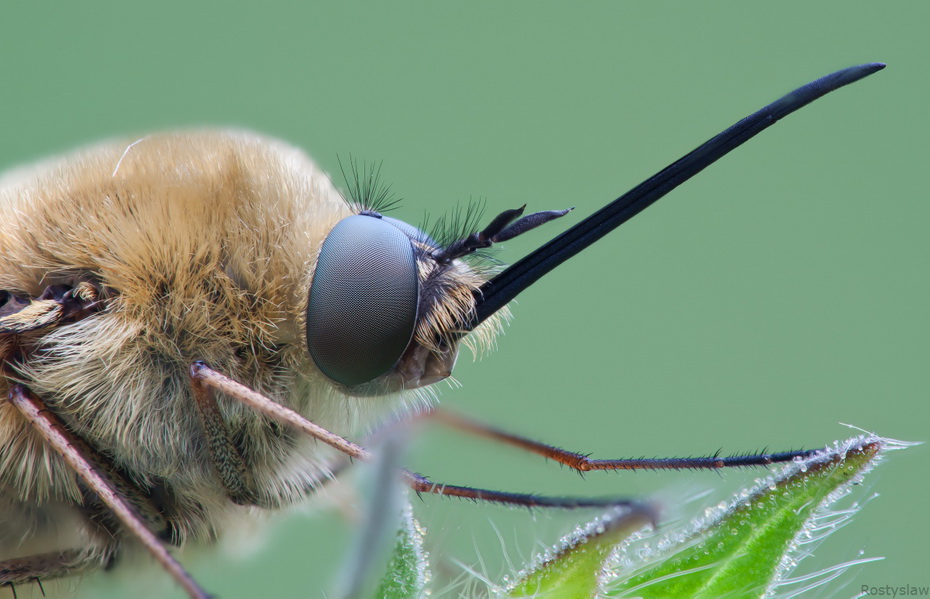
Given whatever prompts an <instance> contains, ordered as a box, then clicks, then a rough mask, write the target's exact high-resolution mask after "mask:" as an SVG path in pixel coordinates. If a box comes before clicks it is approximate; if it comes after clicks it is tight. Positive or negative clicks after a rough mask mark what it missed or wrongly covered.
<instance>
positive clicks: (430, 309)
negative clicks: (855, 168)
mask: <svg viewBox="0 0 930 599" xmlns="http://www.w3.org/2000/svg"><path fill="white" fill-rule="evenodd" d="M883 66H884V65H881V64H878V63H876V64H868V65H861V66H858V67H852V68H849V69H845V70H842V71H838V72H836V73H833V74H831V75H827V76H826V77H823V78H821V79H818V80H817V81H814V82H812V83H810V84H808V85H806V86H804V87H802V88H799V89H798V90H795V91H794V92H792V93H791V94H788V95H787V96H785V97H784V98H782V99H780V100H778V101H776V102H774V103H773V104H770V105H769V106H766V107H765V108H763V109H762V110H760V111H758V112H757V113H754V114H753V115H751V116H749V117H747V118H746V119H744V120H742V121H740V122H738V123H737V124H736V125H734V126H733V127H731V128H730V129H727V130H726V131H724V132H723V133H721V134H720V135H718V136H716V137H714V138H713V139H711V140H710V141H708V142H707V143H705V144H704V145H702V146H700V147H699V148H698V149H696V150H695V151H693V152H691V153H690V154H688V155H686V156H685V157H683V158H682V159H680V160H678V161H676V162H675V163H673V164H672V165H670V166H669V167H667V168H666V169H664V170H663V171H661V172H660V173H658V174H657V175H655V176H654V177H652V178H650V179H648V180H647V181H645V182H644V183H642V184H641V185H639V186H637V187H636V188H634V189H633V190H632V191H630V192H629V193H627V194H625V195H624V196H622V197H621V198H619V199H618V200H616V201H615V202H613V203H611V204H609V205H607V206H606V207H604V208H603V209H602V210H600V211H599V212H597V213H595V214H594V215H592V216H591V217H589V218H587V219H585V220H584V221H582V222H581V223H579V224H577V225H575V226H574V227H571V228H570V229H568V230H567V231H565V232H564V233H562V234H561V235H559V236H558V237H556V238H554V239H553V240H551V241H549V242H548V243H546V244H544V245H543V246H542V247H540V248H539V249H538V250H536V251H534V252H532V253H531V254H530V255H528V256H527V257H525V258H524V259H522V260H520V261H518V262H517V263H515V264H514V265H512V266H510V267H508V268H506V269H504V270H502V271H500V272H496V271H495V270H494V269H493V268H490V267H488V266H487V265H486V264H485V263H482V262H481V260H480V259H478V260H475V259H474V258H475V257H476V256H480V252H481V250H483V249H484V248H487V247H489V246H490V245H491V244H493V243H498V242H501V241H505V240H507V239H510V238H512V237H514V236H516V235H521V234H525V233H528V232H530V231H531V230H533V229H535V228H536V227H539V226H542V225H544V224H546V223H548V222H550V221H552V220H554V219H558V218H560V217H562V216H564V215H565V214H566V213H567V212H568V211H567V210H556V211H546V212H536V213H532V214H529V215H526V216H524V215H523V209H522V208H520V209H516V210H507V211H504V212H502V213H501V214H500V215H499V216H497V217H496V218H494V219H492V221H491V223H490V224H489V225H487V226H486V227H485V228H484V229H482V230H480V231H477V232H475V231H471V232H465V233H464V234H462V235H460V236H457V237H454V238H450V239H445V240H443V239H439V240H436V239H434V238H433V236H431V235H430V234H427V233H426V232H424V231H421V230H420V229H417V228H416V227H413V226H411V225H408V224H406V223H403V222H401V221H398V220H396V219H393V218H391V217H389V216H385V215H383V214H381V213H380V212H379V211H378V208H377V206H370V205H369V206H357V205H353V204H352V203H350V202H347V201H346V200H344V198H343V197H342V196H341V195H340V193H339V192H338V191H337V190H336V188H335V187H334V186H333V185H332V183H331V182H330V180H329V178H328V177H327V176H326V175H325V174H324V173H322V172H321V171H320V170H319V169H318V168H317V167H316V166H315V165H314V164H313V163H312V162H311V161H310V160H309V159H307V158H306V157H305V156H304V155H303V154H302V153H301V152H300V151H298V150H296V149H294V148H292V147H290V146H288V145H286V144H284V143H282V142H278V141H274V140H270V139H266V138H262V137H259V136H255V135H252V134H248V133H238V132H199V133H181V134H165V135H152V136H148V137H144V138H142V139H139V140H136V141H135V142H133V143H130V144H126V143H115V144H112V143H111V144H106V145H103V146H99V147H95V148H91V149H90V150H86V151H84V152H81V153H78V154H76V155H73V156H70V157H66V158H64V159H62V160H59V161H57V162H52V163H49V164H43V165H41V166H39V167H37V168H35V169H32V170H26V171H17V172H14V173H12V174H10V175H8V176H7V177H6V179H5V180H4V181H3V187H2V191H0V211H2V218H3V221H2V222H3V229H2V231H0V363H2V365H3V376H2V378H0V392H2V393H3V394H4V396H7V395H8V396H9V401H5V402H2V403H0V584H9V585H12V584H19V583H27V582H30V581H35V580H41V579H44V578H54V577H60V576H67V575H72V574H76V573H79V572H84V571H87V570H92V569H94V568H99V567H101V566H103V565H106V564H107V563H109V562H110V561H111V560H112V559H114V558H115V557H116V556H117V555H118V554H119V551H120V549H121V547H122V546H123V545H124V544H125V543H128V542H133V541H131V540H130V539H132V538H135V539H136V540H137V541H139V542H141V543H142V544H143V545H144V546H145V547H146V548H147V549H148V550H149V551H150V552H151V553H152V554H153V555H154V556H155V557H156V559H158V561H159V562H160V563H161V564H162V565H163V566H164V567H165V568H166V569H167V570H168V571H169V572H170V573H171V574H172V575H173V576H174V577H175V578H176V579H177V580H178V582H179V583H180V584H181V585H182V586H183V587H184V588H185V590H186V591H187V592H188V594H190V596H192V597H205V596H207V594H206V592H205V591H204V590H203V589H201V588H200V586H199V585H198V584H197V583H196V581H194V580H193V579H192V578H191V577H190V576H189V575H188V574H187V573H186V572H185V571H184V569H183V567H182V566H181V565H180V564H179V563H178V562H177V561H176V560H175V559H174V558H173V557H172V555H171V553H170V551H168V549H167V546H169V545H179V544H182V543H185V542H188V541H209V540H211V539H213V538H215V537H216V536H217V535H218V534H219V533H220V532H221V531H222V527H223V522H224V521H226V520H228V519H229V518H230V517H232V516H234V515H235V514H236V513H238V511H239V510H241V508H240V507H239V506H243V505H244V506H258V507H262V508H268V509H272V508H276V507H279V506H283V505H287V504H290V503H293V502H295V501H298V500H300V499H301V498H303V497H305V496H306V495H307V494H309V493H312V492H313V490H314V489H315V488H316V487H317V486H319V484H321V482H323V481H325V480H326V479H327V477H328V476H329V474H330V466H331V465H332V463H331V460H332V455H331V454H327V453H325V452H322V451H321V450H320V449H319V447H320V444H319V443H318V442H317V441H318V440H322V441H324V442H325V443H327V444H329V445H331V446H332V447H334V448H335V449H337V450H338V451H340V452H342V453H344V454H346V455H348V456H350V457H353V458H361V459H366V458H367V457H368V455H369V454H368V452H367V450H365V449H363V448H361V447H360V446H358V445H355V444H354V443H351V442H350V441H348V440H346V439H345V438H343V437H340V436H338V435H336V434H334V433H333V432H330V431H339V432H352V431H354V430H357V429H358V427H359V425H360V423H363V422H366V421H371V420H373V419H374V420H376V419H377V418H379V411H381V412H383V410H381V408H383V406H385V405H388V403H389V402H386V401H384V400H381V399H374V398H375V397H380V396H385V395H399V396H400V398H401V399H399V400H394V401H395V402H397V401H400V402H406V404H407V405H408V406H411V405H415V404H416V402H417V401H418V400H420V401H423V399H424V397H425V394H424V392H423V391H422V389H423V388H424V387H427V386H428V385H431V384H433V383H435V382H437V381H439V380H442V379H444V378H446V377H448V376H449V375H450V374H451V372H452V368H453V366H454V363H455V358H456V355H457V352H458V347H459V345H460V344H462V343H468V342H470V341H471V342H476V343H479V344H480V343H482V342H486V341H488V340H490V339H491V338H493V336H494V334H496V332H497V330H498V329H499V327H500V326H501V320H502V318H501V310H502V309H505V307H506V305H507V304H508V303H509V302H510V301H511V300H512V299H513V298H514V297H515V296H516V295H517V294H519V293H521V292H522V291H523V290H525V289H526V288H527V287H529V286H530V285H532V284H533V283H534V282H535V281H536V280H538V279H539V278H541V277H542V276H544V275H545V274H546V273H548V272H549V271H551V270H552V269H553V268H555V267H556V266H558V265H559V264H561V263H562V262H565V261H566V260H568V259H569V258H571V257H572V256H574V255H575V254H577V253H578V252H580V251H581V250H582V249H584V248H585V247H587V246H589V245H591V244H592V243H594V242H595V241H597V240H598V239H600V238H601V237H603V236H604V235H606V234H607V233H609V232H610V231H611V230H613V229H615V228H616V227H618V226H619V225H620V224H622V223H623V222H625V221H626V220H628V219H629V218H631V217H632V216H635V215H636V214H637V213H638V212H640V211H641V210H643V209H645V208H646V207H648V206H649V205H650V204H652V203H653V202H655V201H656V200H657V199H659V198H660V197H662V196H663V195H665V194H666V193H667V192H669V191H670V190H671V189H673V188H675V187H676V186H678V185H679V184H681V183H682V182H684V181H685V180H687V179H688V178H690V177H691V176H693V175H695V174H696V173H698V172H700V171H701V170H702V169H703V168H705V167H706V166H708V165H709V164H711V163H712V162H714V161H715V160H717V159H718V158H720V157H721V156H723V155H725V154H726V153H728V152H729V151H730V150H732V149H734V148H736V147H737V146H739V145H740V144H742V143H743V142H745V141H746V140H748V139H749V138H751V137H752V136H754V135H755V134H757V133H759V132H760V131H762V130H763V129H765V128H766V127H768V126H769V125H771V124H773V123H774V122H776V121H777V120H778V119H780V118H782V117H784V116H787V115H788V114H790V113H791V112H793V111H795V110H797V109H799V108H801V107H803V106H805V105H806V104H808V103H810V102H812V101H813V100H815V99H817V98H818V97H820V96H822V95H824V94H826V93H829V92H830V91H833V90H835V89H837V88H839V87H842V86H844V85H847V84H849V83H852V82H854V81H857V80H859V79H861V78H863V77H865V76H867V75H869V74H871V73H873V72H875V71H877V70H880V69H881V68H883ZM451 423H452V424H454V425H457V426H460V427H463V428H470V429H473V430H475V432H478V433H479V434H485V435H487V436H491V437H495V438H497V439H499V440H502V441H505V442H510V443H515V444H518V445H521V446H523V447H526V448H528V449H530V450H531V451H535V452H537V453H541V454H543V455H546V456H548V457H551V458H553V459H556V460H558V461H561V462H563V463H566V464H569V465H571V466H573V467H575V468H578V469H580V470H592V469H621V468H622V469H633V468H644V467H649V468H681V467H686V468H719V467H725V466H731V465H760V464H768V463H772V462H775V461H786V460H790V459H792V458H794V457H796V456H798V455H801V454H802V453H805V452H786V453H781V454H763V455H755V456H739V457H734V458H718V457H712V458H689V459H674V458H673V459H667V460H591V459H588V458H586V457H584V456H581V455H578V454H572V453H570V452H566V451H562V450H558V449H556V448H553V447H549V446H546V445H544V444H540V443H535V442H531V441H528V440H525V439H522V438H519V437H516V436H513V435H509V434H507V433H503V432H500V431H496V430H494V429H491V428H489V427H481V426H478V425H475V424H473V423H469V422H465V421H460V420H458V421H457V420H454V419H453V420H451ZM406 476H407V481H408V483H409V484H410V485H411V486H412V487H413V488H415V489H417V490H418V491H423V492H436V493H442V494H446V495H458V496H463V497H471V498H476V499H486V500H490V501H500V502H509V503H516V504H521V505H554V506H573V505H597V504H598V501H597V500H584V499H580V500H570V499H558V498H546V497H536V496H531V495H519V494H513V493H506V492H495V491H487V490H481V489H473V488H468V487H455V486H451V485H436V484H434V483H433V482H431V481H429V480H427V479H425V478H423V477H420V476H418V475H415V474H413V473H409V472H408V473H406Z"/></svg>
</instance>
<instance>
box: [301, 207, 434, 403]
mask: <svg viewBox="0 0 930 599" xmlns="http://www.w3.org/2000/svg"><path fill="white" fill-rule="evenodd" d="M392 220H393V219H392ZM408 226H409V225H408ZM411 228H412V227H411ZM418 299H419V284H418V281H417V267H416V259H415V258H414V254H413V247H412V246H411V243H410V238H409V237H408V236H407V235H406V234H405V233H404V232H403V231H401V229H400V228H398V227H397V226H394V225H393V224H392V223H388V222H385V221H384V220H382V219H380V218H377V217H373V216H365V215H354V216H349V217H347V218H345V219H343V220H341V221H339V223H337V224H336V226H335V227H333V230H332V231H330V233H329V235H328V236H327V237H326V240H325V241H324V242H323V249H322V250H320V257H319V260H318V262H317V266H316V271H315V272H314V274H313V283H312V284H311V285H310V298H309V301H308V302H307V345H308V347H309V348H310V355H311V357H312V358H313V361H314V362H315V363H316V365H317V367H318V368H319V369H320V370H321V371H322V372H323V374H325V375H326V376H327V377H329V378H331V379H332V380H334V381H336V382H338V383H342V384H343V385H349V386H351V385H359V384H362V383H367V382H369V381H372V380H374V379H376V378H378V377H379V376H381V375H382V374H384V373H386V372H387V371H389V370H390V369H391V368H392V367H393V366H394V365H395V364H397V362H398V360H400V357H401V355H402V354H403V353H404V350H405V349H406V348H407V345H408V344H409V343H410V339H411V337H412V336H413V331H414V328H415V326H416V321H417V302H418Z"/></svg>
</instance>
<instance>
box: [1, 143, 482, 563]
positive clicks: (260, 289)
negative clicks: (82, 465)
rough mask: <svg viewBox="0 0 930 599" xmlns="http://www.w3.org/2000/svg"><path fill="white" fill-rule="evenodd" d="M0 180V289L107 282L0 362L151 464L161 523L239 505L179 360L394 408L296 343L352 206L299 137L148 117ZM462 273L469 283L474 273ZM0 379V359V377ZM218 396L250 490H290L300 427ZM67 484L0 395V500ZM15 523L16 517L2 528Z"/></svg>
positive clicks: (327, 411)
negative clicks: (216, 461)
mask: <svg viewBox="0 0 930 599" xmlns="http://www.w3.org/2000/svg"><path fill="white" fill-rule="evenodd" d="M2 183H3V184H4V188H3V189H2V190H0V222H2V229H0V289H3V290H7V291H10V292H15V293H21V294H24V295H29V296H31V297H35V296H36V295H38V294H40V293H41V292H42V290H43V289H45V287H47V286H48V285H51V284H55V283H67V284H71V285H74V284H76V283H77V282H79V281H84V280H89V281H91V282H93V283H95V284H96V285H98V286H100V287H102V288H103V290H104V293H105V295H106V294H107V293H108V290H110V291H109V299H108V302H109V304H108V307H107V309H106V310H104V311H102V312H99V313H96V314H93V315H91V316H89V317H86V318H84V319H83V320H80V321H78V322H76V323H72V324H67V325H64V326H60V327H56V328H53V329H49V330H44V331H39V332H36V333H30V334H26V335H23V336H22V339H21V340H20V342H21V343H22V347H23V348H24V351H25V354H26V356H27V358H26V360H25V362H24V363H22V364H21V365H19V366H18V367H17V368H18V370H17V372H16V374H15V376H14V378H15V379H18V380H20V381H22V382H24V383H26V384H27V385H28V386H29V388H30V389H32V391H34V392H35V393H36V394H37V395H38V396H40V397H41V398H42V399H43V400H44V401H46V402H47V403H48V404H49V406H50V407H52V408H53V409H54V410H55V411H57V412H58V413H59V414H60V415H61V416H62V417H63V418H64V419H65V420H66V422H67V423H68V425H69V427H70V428H71V429H72V430H73V431H74V432H75V433H76V434H78V435H80V436H81V437H83V438H84V439H86V440H87V441H89V442H90V443H91V444H92V445H93V446H94V447H95V448H96V449H97V450H98V451H99V452H101V453H102V454H103V455H104V456H106V457H108V458H110V459H111V460H113V461H114V463H115V464H117V465H118V466H119V467H120V468H121V469H122V470H123V471H124V472H127V473H129V474H130V476H131V477H132V478H133V480H134V481H135V482H138V483H141V484H143V485H147V484H150V483H152V482H154V481H156V480H165V481H167V482H168V484H169V485H170V486H171V487H172V489H173V490H174V492H175V493H176V495H177V498H176V499H177V505H176V508H175V513H172V514H170V517H171V519H172V521H173V523H174V524H175V527H176V533H177V538H176V539H175V540H176V541H178V542H181V541H184V540H186V539H188V538H196V539H210V538H213V537H215V536H216V535H217V534H218V533H219V532H220V531H221V530H222V529H223V528H224V526H225V523H226V521H227V520H228V519H229V518H230V517H233V516H234V515H235V514H236V513H241V512H242V511H243V508H241V507H237V506H235V505H234V504H232V503H231V502H230V501H229V500H228V499H227V497H226V494H225V492H224V490H223V487H222V485H221V484H220V482H219V480H218V478H217V476H216V474H215V472H214V470H213V466H212V464H211V461H210V458H209V455H208V453H207V448H206V446H205V444H204V441H203V434H202V427H201V424H200V422H199V420H198V417H197V414H196V411H195V409H194V405H193V399H192V395H191V390H190V382H189V375H188V373H189V366H190V364H191V362H192V361H194V360H204V361H206V362H207V363H209V364H210V365H211V366H213V367H215V368H217V369H218V370H220V371H223V372H226V373H228V374H230V375H231V376H233V377H234V378H235V379H237V380H239V381H240V382H242V383H244V384H246V385H248V386H250V387H252V388H253V389H256V390H258V391H260V392H262V393H265V394H267V395H268V396H270V397H272V398H273V399H275V400H276V401H278V402H280V403H282V404H284V405H287V406H289V407H291V408H294V409H295V410H297V411H299V412H300V413H301V414H303V415H304V416H306V417H308V418H310V419H311V420H313V421H315V422H317V423H318V424H321V425H323V426H325V427H327V428H329V429H330V430H333V431H336V432H338V433H341V434H351V433H353V432H356V431H358V430H359V425H360V424H362V423H364V422H365V421H367V420H368V419H369V418H371V417H372V416H373V415H374V414H377V413H381V412H382V411H383V410H384V409H385V408H386V409H391V410H396V409H397V407H398V405H399V404H398V402H397V401H391V402H388V401H386V400H385V399H384V398H379V397H370V398H353V397H349V396H347V395H345V394H343V393H340V392H339V391H338V390H336V389H334V388H333V385H332V384H330V383H329V382H328V381H327V380H326V379H325V378H324V377H323V376H322V375H321V374H320V373H319V371H318V370H317V369H316V367H315V366H314V365H313V364H312V361H311V360H310V358H309V356H308V354H307V351H306V342H305V338H304V327H303V324H304V323H303V319H304V311H305V309H306V301H307V291H308V289H309V287H310V281H311V278H312V273H313V268H314V266H315V262H316V256H317V253H318V252H319V249H320V246H321V244H322V242H323V239H324V238H325V236H326V234H327V233H328V232H329V230H330V229H331V228H332V227H333V225H334V224H335V223H336V222H338V221H339V220H340V219H342V218H344V217H346V216H348V215H350V214H352V212H353V211H352V208H351V207H350V206H349V205H348V204H347V203H346V202H345V201H344V200H343V198H342V197H341V196H340V195H339V193H338V191H337V190H336V189H335V188H334V186H333V185H332V183H331V182H330V180H329V178H328V177H327V176H326V175H325V174H324V173H322V172H321V171H320V170H319V168H318V167H317V166H315V165H314V164H313V163H312V162H311V161H310V160H309V159H308V158H306V157H305V155H304V154H303V153H302V152H300V151H299V150H296V149H294V148H292V147H289V146H287V145H285V144H283V143H281V142H277V141H273V140H269V139H266V138H262V137H259V136H256V135H253V134H249V133H240V132H195V133H186V134H168V135H157V136H148V137H145V138H142V139H139V140H128V141H125V142H120V143H110V144H106V145H102V146H99V147H94V148H90V149H88V150H86V151H84V152H81V153H78V154H76V155H73V156H69V157H67V158H65V159H63V160H61V161H58V162H53V163H46V164H43V165H41V167H39V168H38V169H37V170H35V171H33V172H29V171H23V170H21V171H18V172H16V173H15V175H13V176H11V177H7V178H6V179H5V180H4V181H3V182H2ZM466 278H467V279H468V285H467V287H468V288H469V289H471V288H474V286H475V285H477V284H480V282H481V281H480V280H478V279H476V277H475V276H474V275H469V276H468V277H466ZM463 293H470V291H463ZM459 295H462V294H459ZM455 302H457V303H458V304H462V300H461V298H456V299H455ZM442 311H443V309H442V308H441V307H440V311H439V312H437V314H440V313H442ZM445 311H448V310H445ZM459 312H461V310H459ZM437 317H438V316H437ZM439 318H440V319H441V317H439ZM496 326H497V323H489V325H488V327H484V328H485V329H486V330H492V328H493V327H496ZM420 332H422V331H420ZM9 384H10V381H7V380H5V379H2V378H0V393H2V394H3V396H5V395H6V394H7V391H8V387H9ZM422 395H423V394H422V393H421V394H419V396H420V397H422ZM219 405H220V408H221V411H222V413H223V417H224V418H225V420H226V422H227V424H228V426H229V428H230V429H231V430H233V431H236V432H237V433H238V435H239V438H241V439H242V441H241V446H242V448H243V450H244V453H245V458H246V462H247V463H248V464H249V466H250V468H251V471H252V475H253V477H254V480H255V485H256V487H257V491H258V493H259V496H258V497H259V502H260V503H261V504H263V505H265V506H269V507H274V506H277V505H281V504H286V503H289V502H292V501H294V500H295V499H297V498H300V497H303V496H304V495H306V493H307V492H308V490H309V487H310V486H311V485H312V484H313V482H314V481H316V480H318V478H319V477H320V476H321V475H325V473H326V464H325V455H324V454H323V453H322V452H321V450H320V449H319V444H317V443H315V442H313V441H311V440H309V439H303V438H299V437H297V436H296V435H295V434H293V433H290V432H289V431H287V430H281V429H275V428H273V427H271V426H269V424H268V422H267V421H266V420H265V419H263V418H261V417H258V416H257V415H256V414H254V413H253V412H251V411H250V410H248V409H246V408H244V407H242V406H241V405H240V404H238V403H236V402H233V401H229V400H225V399H220V400H219ZM400 405H403V404H400ZM80 501H81V499H80V492H79V489H78V487H77V485H76V482H75V475H74V474H73V473H72V472H71V471H70V470H69V469H68V468H67V467H66V466H65V465H64V463H63V461H62V460H61V459H60V458H59V457H58V456H57V455H56V454H54V452H52V451H51V450H49V449H48V448H47V447H46V446H45V444H44V442H43V440H42V439H41V438H40V437H39V436H38V435H37V434H36V433H35V432H34V431H33V430H32V429H30V427H29V425H28V424H27V423H26V422H25V421H24V419H23V418H22V417H21V416H19V414H18V413H17V412H16V410H15V409H14V408H13V407H12V406H11V405H9V404H8V403H6V402H2V403H0V518H4V517H5V518H6V519H7V520H9V519H10V516H11V515H12V514H14V513H17V510H19V511H22V509H21V508H22V506H30V509H35V507H36V506H39V507H41V506H48V514H43V516H48V515H50V514H54V513H56V510H60V509H62V507H67V506H69V505H76V504H78V503H79V502H80ZM4 504H10V505H12V506H14V507H13V508H9V507H8V508H4V507H3V506H4ZM15 506H20V507H18V508H17V507H15ZM38 519H40V518H38V517H37V518H36V520H38ZM26 520H28V519H26ZM10 527H13V528H16V527H15V526H13V525H11V524H10V523H9V522H8V523H7V527H6V528H10ZM29 527H35V523H34V522H33V523H28V522H25V521H24V523H23V525H22V527H20V528H21V530H20V533H19V534H20V536H22V537H23V538H28V537H29V536H30V534H31V533H30V530H29ZM4 532H5V536H6V538H5V539H4V538H0V560H2V559H4V558H9V557H11V556H10V555H7V554H8V553H10V551H8V549H9V547H8V546H6V545H7V543H8V541H9V539H11V538H13V537H15V536H16V534H17V533H16V531H15V530H14V531H12V532H11V531H9V530H5V528H4V527H2V526H0V533H4ZM0 536H3V535H0ZM21 540H22V539H21ZM27 544H28V543H27ZM24 547H25V545H24ZM68 548H69V547H61V549H68ZM13 554H14V555H22V552H21V551H15V550H14V551H13Z"/></svg>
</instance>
